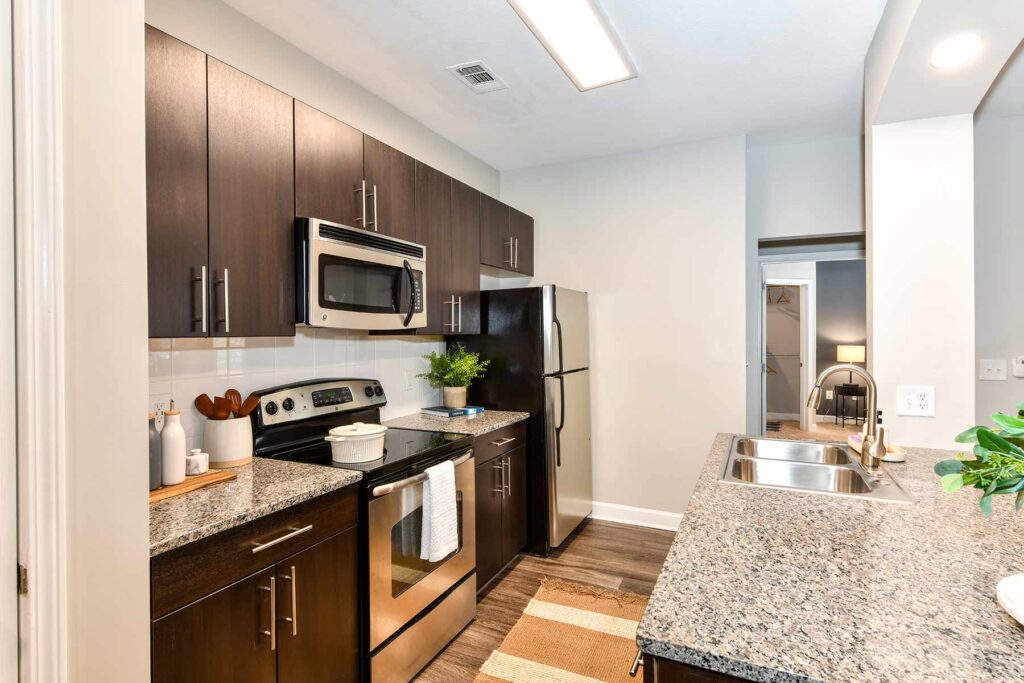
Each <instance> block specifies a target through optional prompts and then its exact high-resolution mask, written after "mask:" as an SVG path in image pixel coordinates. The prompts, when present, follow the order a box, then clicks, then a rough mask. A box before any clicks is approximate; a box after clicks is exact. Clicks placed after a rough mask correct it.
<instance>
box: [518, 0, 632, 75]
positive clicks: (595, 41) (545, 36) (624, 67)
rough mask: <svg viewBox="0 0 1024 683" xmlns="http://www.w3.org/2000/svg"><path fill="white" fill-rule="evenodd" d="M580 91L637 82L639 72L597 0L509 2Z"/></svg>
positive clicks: (523, 0)
mask: <svg viewBox="0 0 1024 683" xmlns="http://www.w3.org/2000/svg"><path fill="white" fill-rule="evenodd" d="M508 4H510V5H512V9H514V10H515V11H516V13H517V14H518V15H519V16H520V18H522V20H523V21H524V22H525V23H526V25H527V26H529V27H530V30H531V31H533V34H534V35H535V36H537V40H539V41H540V42H541V44H542V45H543V46H544V47H545V48H546V49H547V51H548V52H549V53H550V54H551V56H552V57H553V58H554V59H555V61H556V62H558V65H559V66H560V67H562V71H564V72H565V74H566V75H567V76H568V77H569V78H570V79H571V80H572V82H573V83H575V84H576V87H577V88H579V89H580V90H593V89H594V88H600V87H601V86H604V85H610V84H612V83H618V82H619V81H625V80H629V79H630V78H636V69H635V68H634V67H633V64H632V63H631V62H630V61H629V57H628V56H627V55H626V51H625V50H624V49H623V47H622V44H621V43H620V42H619V39H618V37H617V36H616V35H615V32H614V31H612V28H611V26H610V25H609V24H608V20H607V19H606V18H605V16H604V14H603V13H602V12H601V9H600V8H599V7H598V6H597V4H596V2H594V1H593V0H508Z"/></svg>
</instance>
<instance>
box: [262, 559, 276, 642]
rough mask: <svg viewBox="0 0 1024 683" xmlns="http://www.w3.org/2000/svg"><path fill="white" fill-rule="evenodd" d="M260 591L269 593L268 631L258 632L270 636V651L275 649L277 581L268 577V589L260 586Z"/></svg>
mask: <svg viewBox="0 0 1024 683" xmlns="http://www.w3.org/2000/svg"><path fill="white" fill-rule="evenodd" d="M260 590H263V591H270V630H269V631H260V633H262V634H263V635H265V636H270V651H271V652H273V651H274V650H276V649H277V581H275V579H274V577H273V576H271V577H270V588H267V587H266V586H260Z"/></svg>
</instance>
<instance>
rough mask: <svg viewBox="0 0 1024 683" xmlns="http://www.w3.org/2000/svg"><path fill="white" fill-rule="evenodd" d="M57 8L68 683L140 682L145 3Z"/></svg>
mask: <svg viewBox="0 0 1024 683" xmlns="http://www.w3.org/2000/svg"><path fill="white" fill-rule="evenodd" d="M62 12H63V16H62V20H61V24H62V25H61V32H62V40H63V51H64V72H63V79H64V82H63V98H64V99H63V108H64V121H63V124H64V128H63V136H64V150H63V152H64V158H63V161H64V188H63V190H64V233H65V234H64V260H65V262H64V266H65V267H64V297H65V319H64V332H65V359H64V361H65V383H66V384H65V399H66V414H65V428H66V432H65V435H66V454H67V458H66V470H65V477H66V480H65V486H66V512H67V519H66V525H67V594H68V595H67V613H66V614H67V620H68V633H67V653H68V663H67V666H68V680H70V681H111V682H114V681H125V682H130V683H136V682H137V681H143V680H148V679H149V552H148V548H149V504H148V496H147V490H148V488H149V487H148V481H149V467H148V463H147V461H146V439H147V437H146V421H145V415H144V413H145V410H144V406H145V401H146V387H147V382H146V336H147V314H146V230H145V225H146V165H145V138H144V135H145V112H144V95H145V87H144V78H145V69H144V64H145V46H144V43H143V31H142V23H143V3H142V2H141V1H139V0H134V1H130V2H125V1H124V0H92V1H91V2H88V3H82V2H71V1H65V2H64V3H62ZM37 417H38V418H39V419H48V416H46V415H39V416H37Z"/></svg>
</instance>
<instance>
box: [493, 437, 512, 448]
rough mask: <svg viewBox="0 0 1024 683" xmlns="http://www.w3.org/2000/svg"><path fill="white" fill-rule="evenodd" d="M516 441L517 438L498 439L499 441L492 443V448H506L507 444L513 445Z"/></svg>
mask: <svg viewBox="0 0 1024 683" xmlns="http://www.w3.org/2000/svg"><path fill="white" fill-rule="evenodd" d="M515 440H516V437H514V436H506V437H505V438H504V439H498V440H497V441H492V442H491V445H492V446H504V445H505V444H510V443H512V442H513V441H515Z"/></svg>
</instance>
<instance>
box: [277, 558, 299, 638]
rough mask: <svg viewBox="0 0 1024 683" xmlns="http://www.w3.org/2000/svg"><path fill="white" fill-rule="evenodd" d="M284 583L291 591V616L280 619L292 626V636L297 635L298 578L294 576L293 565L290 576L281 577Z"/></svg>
mask: <svg viewBox="0 0 1024 683" xmlns="http://www.w3.org/2000/svg"><path fill="white" fill-rule="evenodd" d="M281 578H282V579H284V580H285V581H287V582H288V583H290V584H291V589H292V615H291V616H290V617H282V619H283V620H284V621H285V622H286V623H289V624H291V625H292V635H293V636H297V635H299V601H298V597H297V590H298V589H297V588H296V587H297V586H298V583H299V578H298V576H297V575H296V574H295V565H294V564H293V565H292V566H291V574H285V575H284V576H282V577H281Z"/></svg>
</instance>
